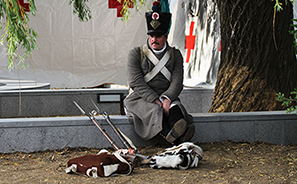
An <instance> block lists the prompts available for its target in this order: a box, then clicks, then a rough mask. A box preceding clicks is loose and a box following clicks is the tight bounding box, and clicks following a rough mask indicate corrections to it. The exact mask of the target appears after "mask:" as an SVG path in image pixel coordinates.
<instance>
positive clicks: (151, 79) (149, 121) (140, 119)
mask: <svg viewBox="0 0 297 184" xmlns="http://www.w3.org/2000/svg"><path fill="white" fill-rule="evenodd" d="M146 18H147V24H148V34H167V30H168V27H169V22H170V19H171V14H170V13H164V12H147V13H146ZM128 84H129V87H130V88H131V92H130V94H129V95H128V96H127V97H126V98H125V100H124V106H125V109H126V113H127V117H128V118H129V120H130V121H131V122H132V123H133V125H134V128H135V132H136V133H137V134H138V135H139V136H140V137H142V138H143V139H145V140H149V139H151V138H153V137H155V136H156V135H158V134H159V133H162V132H163V136H166V134H167V133H168V132H169V131H170V129H172V126H174V124H175V123H176V122H177V121H178V120H179V119H183V120H185V121H186V122H187V130H186V132H188V133H189V131H190V132H191V133H190V135H188V137H187V138H185V139H184V140H183V141H188V140H189V139H191V138H192V136H193V133H194V132H193V131H194V130H195V127H194V126H193V125H191V122H192V120H191V118H189V117H190V116H189V115H188V114H187V112H186V110H185V108H184V107H183V106H182V104H181V103H180V101H179V99H178V96H179V94H180V93H181V91H182V89H183V58H182V55H181V53H180V51H179V50H178V49H175V48H173V47H170V46H169V45H168V43H166V44H165V46H164V48H163V50H162V51H160V52H158V53H155V52H153V50H152V49H151V48H150V45H149V43H146V44H144V45H142V46H140V47H136V48H134V49H132V50H131V51H130V52H129V55H128ZM160 98H161V101H162V98H163V99H164V98H167V99H170V101H171V106H172V107H171V108H170V110H169V117H166V116H165V115H164V114H163V109H162V108H161V107H160V106H159V105H157V104H156V103H154V100H156V99H160ZM177 114H179V115H177ZM166 122H171V123H166ZM189 126H191V127H190V128H189ZM189 129H191V130H189ZM164 134H165V135H164Z"/></svg>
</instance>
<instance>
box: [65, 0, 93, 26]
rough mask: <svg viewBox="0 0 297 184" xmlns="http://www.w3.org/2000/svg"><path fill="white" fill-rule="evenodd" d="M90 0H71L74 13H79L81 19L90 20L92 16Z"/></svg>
mask: <svg viewBox="0 0 297 184" xmlns="http://www.w3.org/2000/svg"><path fill="white" fill-rule="evenodd" d="M88 1H89V0H70V1H69V5H71V4H72V3H73V8H74V9H73V14H78V18H79V20H80V21H82V22H84V21H88V20H89V19H91V18H92V15H91V11H90V8H89V6H88V5H87V2H88Z"/></svg>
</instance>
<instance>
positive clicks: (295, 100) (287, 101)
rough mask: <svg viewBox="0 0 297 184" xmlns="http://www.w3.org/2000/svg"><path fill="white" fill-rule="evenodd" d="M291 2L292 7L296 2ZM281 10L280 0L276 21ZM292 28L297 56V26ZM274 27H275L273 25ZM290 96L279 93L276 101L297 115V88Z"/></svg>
mask: <svg viewBox="0 0 297 184" xmlns="http://www.w3.org/2000/svg"><path fill="white" fill-rule="evenodd" d="M289 1H290V2H291V3H292V5H293V4H294V0H289ZM286 4H287V0H286ZM281 10H283V8H282V3H280V2H279V0H275V5H274V19H275V13H276V11H281ZM293 21H297V19H293ZM291 26H293V27H294V29H293V30H292V31H290V33H291V34H293V36H294V44H293V47H294V50H295V53H296V54H297V42H296V38H297V30H296V29H295V28H297V25H296V24H291ZM273 27H274V25H273ZM290 94H291V95H292V96H293V97H292V96H289V97H285V95H284V94H283V93H281V92H279V93H277V98H276V100H277V101H279V102H282V106H285V107H287V110H286V112H287V113H292V112H294V111H296V113H297V88H295V90H294V91H292V92H291V93H290ZM294 95H295V97H294Z"/></svg>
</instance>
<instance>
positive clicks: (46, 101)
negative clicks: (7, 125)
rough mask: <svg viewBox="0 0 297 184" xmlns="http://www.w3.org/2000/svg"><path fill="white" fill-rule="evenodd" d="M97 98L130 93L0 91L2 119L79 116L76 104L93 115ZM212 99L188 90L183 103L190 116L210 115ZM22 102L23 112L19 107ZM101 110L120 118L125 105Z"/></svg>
mask: <svg viewBox="0 0 297 184" xmlns="http://www.w3.org/2000/svg"><path fill="white" fill-rule="evenodd" d="M98 94H120V95H121V96H122V98H124V97H125V96H126V95H127V94H128V89H125V88H123V89H110V88H102V89H65V90H62V89H59V90H50V89H48V90H24V91H21V93H20V91H19V90H12V91H0V118H21V117H53V116H79V115H81V114H80V111H79V110H78V109H77V108H76V107H75V105H74V104H73V101H74V100H75V101H76V102H77V103H78V104H79V105H81V106H82V107H83V108H84V109H85V110H86V111H91V110H92V109H94V106H93V104H92V102H91V100H93V101H94V102H95V103H96V102H97V97H98ZM212 95H213V89H212V88H206V87H201V88H186V89H184V90H183V91H182V93H181V95H180V99H181V101H182V103H183V104H184V106H185V108H186V109H187V110H188V112H189V113H203V112H208V109H209V108H210V104H211V99H212ZM20 99H21V111H19V104H20V101H19V100H20ZM97 105H98V106H99V108H100V109H101V110H105V111H107V112H108V113H109V114H113V115H121V114H124V113H123V107H122V106H123V104H122V102H112V103H101V102H100V103H98V104H97Z"/></svg>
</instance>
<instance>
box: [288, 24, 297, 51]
mask: <svg viewBox="0 0 297 184" xmlns="http://www.w3.org/2000/svg"><path fill="white" fill-rule="evenodd" d="M293 21H295V22H296V21H297V19H293ZM291 26H292V27H294V29H293V30H292V31H290V33H291V34H293V36H294V38H295V39H294V44H293V47H294V50H295V53H296V54H297V42H296V38H297V24H291Z"/></svg>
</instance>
